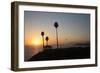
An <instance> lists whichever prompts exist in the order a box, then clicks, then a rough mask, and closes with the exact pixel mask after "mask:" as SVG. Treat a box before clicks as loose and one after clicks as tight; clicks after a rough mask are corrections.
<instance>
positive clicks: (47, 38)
mask: <svg viewBox="0 0 100 73" xmlns="http://www.w3.org/2000/svg"><path fill="white" fill-rule="evenodd" d="M45 40H46V42H47V46H48V40H49V37H48V36H46V38H45Z"/></svg>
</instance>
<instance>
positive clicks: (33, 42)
mask: <svg viewBox="0 0 100 73" xmlns="http://www.w3.org/2000/svg"><path fill="white" fill-rule="evenodd" d="M32 44H33V45H34V46H38V45H40V44H41V41H40V40H39V39H33V40H32Z"/></svg>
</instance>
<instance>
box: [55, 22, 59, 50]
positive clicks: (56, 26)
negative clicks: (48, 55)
mask: <svg viewBox="0 0 100 73" xmlns="http://www.w3.org/2000/svg"><path fill="white" fill-rule="evenodd" d="M58 26H59V25H58V23H57V22H55V23H54V27H55V28H56V39H57V48H59V44H58V31H57V28H58Z"/></svg>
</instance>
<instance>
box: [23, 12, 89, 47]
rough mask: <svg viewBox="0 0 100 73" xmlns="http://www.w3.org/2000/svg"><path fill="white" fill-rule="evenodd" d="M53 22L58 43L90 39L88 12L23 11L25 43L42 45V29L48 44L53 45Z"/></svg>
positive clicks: (54, 41) (54, 39)
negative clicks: (56, 26)
mask: <svg viewBox="0 0 100 73" xmlns="http://www.w3.org/2000/svg"><path fill="white" fill-rule="evenodd" d="M55 22H58V25H59V27H58V28H57V30H58V41H59V45H62V46H63V45H66V44H72V43H84V42H88V41H90V14H81V13H80V14H79V13H61V12H39V11H38V12H37V11H24V24H25V28H24V30H25V34H24V35H25V36H24V37H25V45H33V46H42V36H41V32H42V31H43V32H44V34H45V36H44V37H46V36H48V37H49V41H48V43H49V45H52V46H53V45H55V44H56V29H55V27H54V23H55ZM45 44H46V41H45Z"/></svg>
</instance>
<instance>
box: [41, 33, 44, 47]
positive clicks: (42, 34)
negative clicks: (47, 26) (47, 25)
mask: <svg viewBox="0 0 100 73" xmlns="http://www.w3.org/2000/svg"><path fill="white" fill-rule="evenodd" d="M41 36H42V42H43V48H44V32H41Z"/></svg>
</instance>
